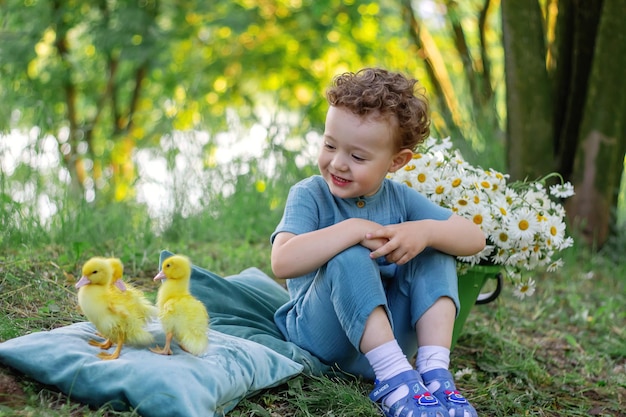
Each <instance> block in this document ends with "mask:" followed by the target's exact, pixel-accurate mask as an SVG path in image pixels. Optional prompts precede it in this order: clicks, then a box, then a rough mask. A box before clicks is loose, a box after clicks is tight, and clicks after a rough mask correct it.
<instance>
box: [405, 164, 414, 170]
mask: <svg viewBox="0 0 626 417" xmlns="http://www.w3.org/2000/svg"><path fill="white" fill-rule="evenodd" d="M414 169H415V165H407V166H405V167H404V170H405V171H413V170H414Z"/></svg>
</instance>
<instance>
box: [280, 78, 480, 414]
mask: <svg viewBox="0 0 626 417" xmlns="http://www.w3.org/2000/svg"><path fill="white" fill-rule="evenodd" d="M416 83H417V81H415V80H413V79H409V78H406V77H404V76H403V75H401V74H399V73H393V72H389V71H386V70H383V69H377V68H366V69H363V70H361V71H359V72H357V73H356V74H354V73H346V74H343V75H340V76H338V77H336V78H335V80H334V83H333V85H332V86H331V88H330V89H329V90H328V91H327V99H328V102H329V104H330V107H329V109H328V113H327V116H326V128H325V131H324V136H323V138H322V143H321V146H320V151H319V156H318V166H319V170H320V174H321V175H316V176H313V177H310V178H308V179H305V180H303V181H301V182H299V183H298V184H296V185H295V186H293V187H292V188H291V190H290V193H289V196H288V199H287V203H286V207H285V211H284V214H283V218H282V220H281V221H280V223H279V224H278V226H277V228H276V230H275V231H274V233H273V234H272V237H271V240H272V255H271V261H272V270H273V272H274V274H275V275H276V277H277V278H284V279H288V281H287V287H288V289H289V294H290V301H289V302H288V303H286V304H285V305H284V306H282V307H281V308H280V309H279V310H278V311H277V312H276V315H275V321H276V323H277V325H278V327H279V328H280V329H281V331H282V332H283V334H284V335H285V337H286V338H287V339H288V340H290V341H292V342H294V343H296V344H298V345H299V346H301V347H302V348H304V349H307V350H308V351H310V352H311V353H313V354H314V355H316V356H317V357H319V358H320V359H321V360H322V361H324V362H326V363H328V364H330V365H334V366H336V367H337V368H339V369H341V370H343V371H345V372H348V373H351V374H354V375H361V376H363V377H364V378H370V379H376V382H375V387H374V390H373V391H372V393H371V394H370V398H371V399H372V400H373V401H376V402H378V403H380V404H381V407H382V409H383V412H384V413H385V415H386V416H388V417H396V416H398V415H402V416H405V417H422V416H442V417H445V416H448V415H450V416H453V417H463V416H465V417H470V416H474V417H476V411H475V410H474V408H473V407H472V406H471V405H470V404H469V402H468V401H467V400H466V399H465V398H464V397H463V396H462V395H461V394H459V392H458V391H457V390H456V388H455V386H454V382H453V379H452V375H451V373H450V372H449V371H448V366H449V362H450V344H451V340H452V329H453V326H454V319H455V316H456V312H457V311H458V309H459V301H458V294H457V291H458V290H457V276H456V268H455V260H454V256H467V255H472V254H474V253H477V252H479V251H480V250H482V249H483V247H484V246H485V237H484V235H483V233H482V231H481V230H480V228H479V227H477V226H476V225H474V224H473V223H472V222H471V221H469V220H466V219H464V218H462V217H460V216H457V215H455V214H453V213H452V212H451V211H449V210H447V209H445V208H442V207H440V206H438V205H436V204H434V203H432V202H431V201H430V200H428V199H427V198H426V197H424V196H422V195H421V194H419V193H418V192H416V191H415V190H413V189H411V188H409V187H407V186H406V185H404V184H400V183H397V182H394V181H391V180H389V179H386V178H385V177H386V175H387V173H391V172H395V171H397V170H398V169H400V168H402V167H403V166H404V165H405V164H406V163H407V162H409V161H410V160H411V157H412V154H413V151H414V150H415V148H416V146H417V145H418V144H419V143H421V142H422V141H423V140H424V139H425V138H427V137H428V135H429V133H430V129H429V118H428V103H427V101H426V99H425V98H424V97H423V96H422V95H421V94H419V93H416V92H415V86H416ZM416 352H417V361H416V366H417V369H416V370H415V369H413V367H412V365H411V364H410V362H409V361H408V360H407V357H413V356H414V355H415V353H416ZM431 393H432V394H431Z"/></svg>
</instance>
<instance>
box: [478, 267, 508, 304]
mask: <svg viewBox="0 0 626 417" xmlns="http://www.w3.org/2000/svg"><path fill="white" fill-rule="evenodd" d="M495 279H496V288H495V289H494V290H493V291H491V292H485V293H480V294H479V295H478V298H477V299H476V304H488V303H490V302H492V301H493V300H495V299H496V298H498V296H499V295H500V292H501V291H502V273H498V274H497V275H496V277H495Z"/></svg>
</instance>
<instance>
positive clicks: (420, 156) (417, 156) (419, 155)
mask: <svg viewBox="0 0 626 417" xmlns="http://www.w3.org/2000/svg"><path fill="white" fill-rule="evenodd" d="M413 159H422V154H421V153H414V154H413Z"/></svg>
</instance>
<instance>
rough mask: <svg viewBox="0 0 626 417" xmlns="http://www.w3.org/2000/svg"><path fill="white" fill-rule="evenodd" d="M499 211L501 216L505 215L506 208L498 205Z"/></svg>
mask: <svg viewBox="0 0 626 417" xmlns="http://www.w3.org/2000/svg"><path fill="white" fill-rule="evenodd" d="M500 213H502V215H503V216H506V209H505V208H504V207H500Z"/></svg>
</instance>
